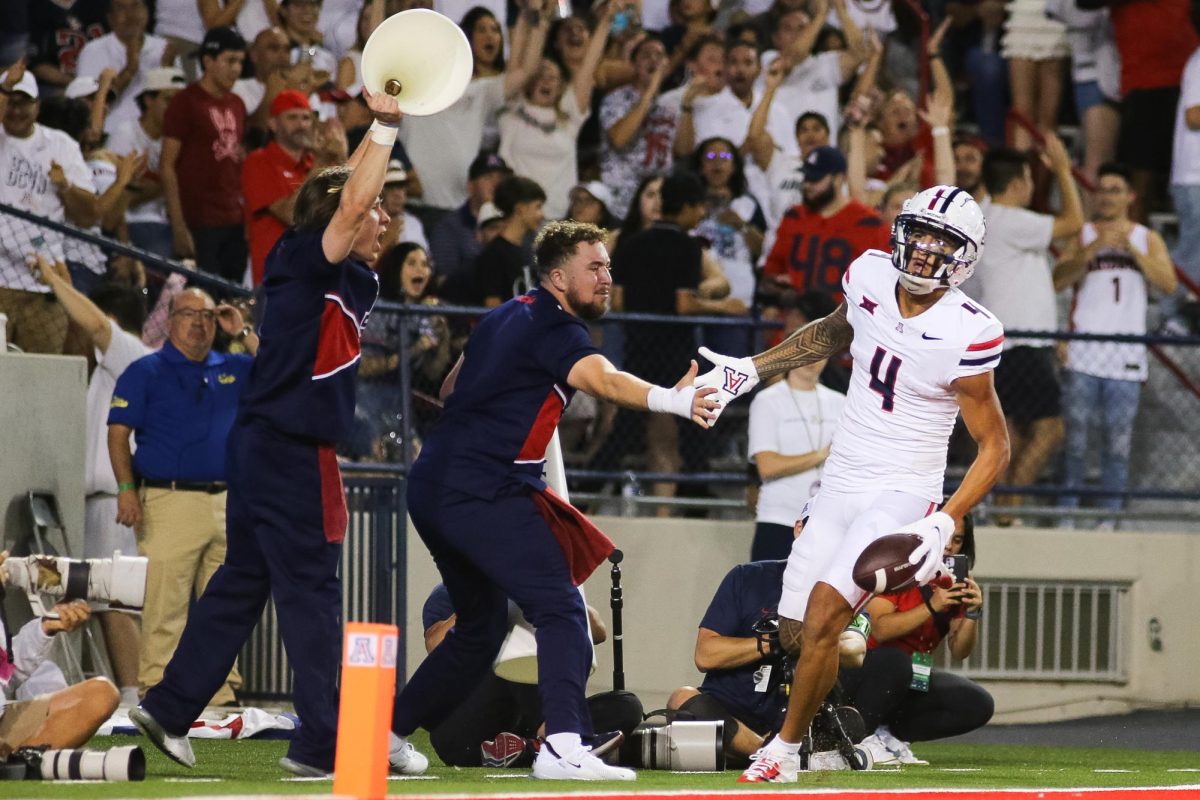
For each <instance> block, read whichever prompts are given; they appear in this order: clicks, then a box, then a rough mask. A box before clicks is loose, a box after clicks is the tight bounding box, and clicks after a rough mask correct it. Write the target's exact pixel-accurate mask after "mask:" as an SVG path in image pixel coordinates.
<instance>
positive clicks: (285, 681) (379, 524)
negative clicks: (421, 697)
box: [238, 465, 408, 700]
mask: <svg viewBox="0 0 1200 800" xmlns="http://www.w3.org/2000/svg"><path fill="white" fill-rule="evenodd" d="M342 475H343V478H344V481H345V486H346V506H347V509H348V510H349V512H350V525H349V529H348V530H347V532H346V541H345V543H344V544H343V548H342V562H341V568H340V570H339V572H340V574H341V578H342V614H343V618H344V619H347V620H355V621H362V622H387V623H391V624H394V625H399V626H401V628H403V626H404V624H405V622H406V620H407V603H406V599H405V598H406V594H407V588H408V587H407V573H406V571H405V569H404V554H405V548H406V547H407V545H408V534H407V522H406V517H405V514H406V510H405V509H406V506H405V502H404V491H405V483H404V476H403V474H402V473H401V471H400V470H398V469H396V468H394V467H386V466H384V467H371V468H363V467H356V466H353V465H345V466H344V467H343V470H342ZM399 645H400V650H399V653H398V659H397V669H398V673H397V679H398V680H399V681H400V682H401V683H403V682H404V680H405V671H404V669H405V667H404V665H405V646H404V635H403V631H402V632H401V636H400V640H399ZM238 663H239V667H240V669H241V673H242V680H243V685H242V690H241V693H242V695H243V696H244V697H246V698H255V699H259V700H285V699H288V698H290V697H291V694H292V673H291V667H290V666H289V664H288V658H287V653H286V652H285V651H284V647H283V637H282V636H281V634H280V631H279V623H278V620H277V619H276V617H275V605H274V601H271V602H268V603H267V608H266V610H265V611H264V612H263V615H262V619H261V620H260V621H259V623H258V625H257V626H256V627H255V629H254V632H253V633H252V634H251V636H250V639H249V640H248V641H247V642H246V645H245V647H243V648H242V653H241V658H240V660H239V662H238Z"/></svg>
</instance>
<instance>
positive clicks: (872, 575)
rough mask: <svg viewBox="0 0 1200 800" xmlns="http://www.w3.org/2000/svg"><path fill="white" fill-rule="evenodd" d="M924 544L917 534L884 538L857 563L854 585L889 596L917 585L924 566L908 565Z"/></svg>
mask: <svg viewBox="0 0 1200 800" xmlns="http://www.w3.org/2000/svg"><path fill="white" fill-rule="evenodd" d="M920 543H921V537H920V536H918V535H916V534H915V533H891V534H888V535H887V536H881V537H880V538H878V539H876V540H875V541H873V542H871V544H869V545H867V548H866V549H865V550H863V551H862V554H861V555H860V556H859V557H858V561H857V562H856V563H855V564H854V582H855V583H857V584H858V586H859V588H860V589H862V590H863V591H864V592H871V593H872V594H887V593H890V592H895V591H899V590H900V589H906V588H908V586H909V585H911V584H912V582H913V577H914V576H915V575H916V574H917V568H918V567H919V566H920V564H910V563H908V557H909V556H910V555H912V551H913V550H915V549H916V548H917V545H919V544H920Z"/></svg>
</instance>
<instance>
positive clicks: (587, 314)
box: [567, 291, 612, 322]
mask: <svg viewBox="0 0 1200 800" xmlns="http://www.w3.org/2000/svg"><path fill="white" fill-rule="evenodd" d="M567 302H568V303H570V304H571V308H572V309H574V311H575V313H576V314H578V315H579V318H580V319H583V320H586V321H588V322H595V321H596V320H598V319H600V318H601V317H603V316H604V315H605V314H607V313H608V309H609V306H610V305H611V303H612V296H611V295H607V294H605V295H601V294H598V293H597V294H593V295H592V299H591V300H590V301H585V300H584V299H583V298H582V297H580V296H579V293H578V292H574V291H568V292H567Z"/></svg>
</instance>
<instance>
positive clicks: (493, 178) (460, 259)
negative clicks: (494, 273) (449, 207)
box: [429, 153, 511, 303]
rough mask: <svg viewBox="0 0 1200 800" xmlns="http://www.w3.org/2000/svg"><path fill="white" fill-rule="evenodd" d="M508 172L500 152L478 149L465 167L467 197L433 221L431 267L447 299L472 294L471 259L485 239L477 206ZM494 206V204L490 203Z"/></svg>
mask: <svg viewBox="0 0 1200 800" xmlns="http://www.w3.org/2000/svg"><path fill="white" fill-rule="evenodd" d="M509 174H511V171H510V170H509V168H508V164H506V163H505V161H504V159H502V158H500V156H497V155H492V154H488V153H481V154H480V155H478V156H476V157H475V160H474V161H472V162H471V166H470V168H469V169H468V170H467V201H466V202H465V203H463V204H462V205H461V206H459V207H458V208H457V209H455V210H454V211H453V212H452V213H450V214H446V215H444V216H443V217H442V218H441V219H439V220H438V222H437V224H436V225H434V227H433V231H432V236H431V237H430V243H429V250H430V253H429V254H430V257H431V258H432V259H433V268H434V269H435V270H436V271H437V274H438V275H440V276H441V280H442V284H441V287H440V289H439V293H440V294H441V296H442V297H443V298H444V299H445V300H447V301H448V302H451V303H468V302H472V298H474V299H475V300H478V298H477V297H476V295H477V291H476V288H475V287H474V286H473V282H474V277H475V273H474V266H475V259H476V258H478V257H479V253H480V252H481V251H482V250H483V246H484V244H486V243H485V242H482V241H481V240H480V237H479V230H480V229H481V227H482V224H483V223H482V221H481V217H480V213H481V209H482V208H483V207H484V206H485V205H492V199H493V197H494V196H495V193H496V186H497V185H499V183H500V181H502V180H504V178H505V177H507V176H508V175H509ZM493 207H494V206H493Z"/></svg>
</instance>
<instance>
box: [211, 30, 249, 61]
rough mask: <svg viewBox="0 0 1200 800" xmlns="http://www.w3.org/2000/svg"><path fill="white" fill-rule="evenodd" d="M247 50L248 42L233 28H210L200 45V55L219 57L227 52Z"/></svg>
mask: <svg viewBox="0 0 1200 800" xmlns="http://www.w3.org/2000/svg"><path fill="white" fill-rule="evenodd" d="M245 49H246V40H245V39H243V38H242V35H241V34H240V33H238V32H237V31H236V30H234V29H233V28H210V29H209V31H208V33H206V34H204V41H203V42H201V44H200V54H201V55H205V56H212V57H214V58H215V57H217V56H219V55H221V53H224V52H225V51H226V50H242V51H244V50H245Z"/></svg>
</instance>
